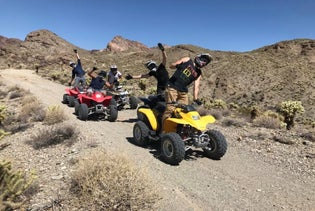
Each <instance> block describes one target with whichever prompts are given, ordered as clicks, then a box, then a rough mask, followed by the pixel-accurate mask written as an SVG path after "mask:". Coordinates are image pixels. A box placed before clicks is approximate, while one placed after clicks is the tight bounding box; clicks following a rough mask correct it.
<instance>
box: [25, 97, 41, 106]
mask: <svg viewBox="0 0 315 211" xmlns="http://www.w3.org/2000/svg"><path fill="white" fill-rule="evenodd" d="M33 102H37V103H39V101H38V99H37V98H36V97H35V96H34V95H25V96H24V97H23V99H22V100H21V104H22V106H24V105H26V104H30V103H33Z"/></svg>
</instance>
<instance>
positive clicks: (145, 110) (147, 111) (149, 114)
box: [138, 108, 158, 131]
mask: <svg viewBox="0 0 315 211" xmlns="http://www.w3.org/2000/svg"><path fill="white" fill-rule="evenodd" d="M138 111H139V112H141V113H143V114H145V116H146V117H147V118H148V120H149V123H150V125H151V127H152V130H154V131H156V130H157V127H158V122H157V120H156V118H155V116H154V113H153V111H152V110H151V109H150V108H139V110H138Z"/></svg>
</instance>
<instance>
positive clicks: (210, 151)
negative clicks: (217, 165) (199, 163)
mask: <svg viewBox="0 0 315 211" xmlns="http://www.w3.org/2000/svg"><path fill="white" fill-rule="evenodd" d="M207 134H208V135H209V137H210V139H211V140H210V143H209V144H208V147H206V148H203V151H204V153H205V155H206V156H207V157H208V158H211V159H214V160H220V158H221V157H222V156H223V155H224V154H225V153H226V151H227V141H226V139H225V137H224V135H223V134H222V133H221V132H220V131H217V130H209V131H207Z"/></svg>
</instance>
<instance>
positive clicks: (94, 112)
mask: <svg viewBox="0 0 315 211" xmlns="http://www.w3.org/2000/svg"><path fill="white" fill-rule="evenodd" d="M74 113H75V114H76V115H78V117H79V119H80V120H83V121H86V120H87V119H88V118H89V117H92V116H94V117H97V118H98V119H100V118H101V119H105V118H107V119H108V120H109V121H110V122H114V121H116V119H117V117H118V109H117V106H116V101H115V99H114V98H113V97H112V96H108V95H105V94H104V93H103V92H100V91H94V92H86V93H80V94H78V96H77V99H75V100H74Z"/></svg>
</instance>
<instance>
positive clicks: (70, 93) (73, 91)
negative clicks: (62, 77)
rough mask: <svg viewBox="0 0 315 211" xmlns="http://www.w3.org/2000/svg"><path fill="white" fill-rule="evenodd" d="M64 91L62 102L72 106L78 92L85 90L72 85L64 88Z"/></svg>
mask: <svg viewBox="0 0 315 211" xmlns="http://www.w3.org/2000/svg"><path fill="white" fill-rule="evenodd" d="M65 91H66V93H65V94H64V95H63V98H62V103H63V104H68V106H70V107H74V102H75V100H76V98H77V97H78V95H79V94H82V93H85V92H86V90H84V89H82V88H79V87H72V88H67V89H65Z"/></svg>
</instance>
